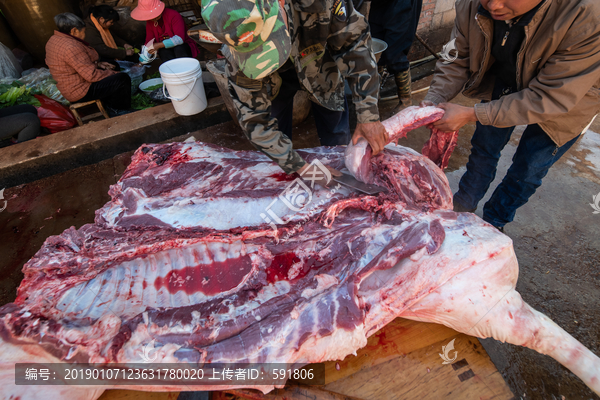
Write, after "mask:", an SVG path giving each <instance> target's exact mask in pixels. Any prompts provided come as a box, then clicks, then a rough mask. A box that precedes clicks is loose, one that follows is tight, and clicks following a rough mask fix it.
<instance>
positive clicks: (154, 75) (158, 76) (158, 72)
mask: <svg viewBox="0 0 600 400" xmlns="http://www.w3.org/2000/svg"><path fill="white" fill-rule="evenodd" d="M154 78H160V71H156V72H155V73H153V74H152V75H148V79H154Z"/></svg>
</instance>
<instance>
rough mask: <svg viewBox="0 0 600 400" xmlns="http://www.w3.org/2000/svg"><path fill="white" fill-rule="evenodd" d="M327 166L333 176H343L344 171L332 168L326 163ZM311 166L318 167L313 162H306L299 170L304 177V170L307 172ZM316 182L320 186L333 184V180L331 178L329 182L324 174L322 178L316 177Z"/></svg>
mask: <svg viewBox="0 0 600 400" xmlns="http://www.w3.org/2000/svg"><path fill="white" fill-rule="evenodd" d="M325 167H326V168H327V169H328V170H329V173H330V174H331V176H342V173H341V172H340V171H338V170H337V169H335V168H331V167H329V166H327V165H325ZM309 168H316V167H315V166H314V165H312V164H304V166H303V167H302V168H300V169H299V170H298V171H297V172H298V174H300V176H301V177H302V175H303V174H304V172H306V170H308V169H309ZM314 182H315V183H316V184H317V185H319V186H322V187H324V188H327V187H328V185H331V183H332V182H333V180H330V181H329V182H327V177H326V176H323V177H322V178H321V179H315V180H314Z"/></svg>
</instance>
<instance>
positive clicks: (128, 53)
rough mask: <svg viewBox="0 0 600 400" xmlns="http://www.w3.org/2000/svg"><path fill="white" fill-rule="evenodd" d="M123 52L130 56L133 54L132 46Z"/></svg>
mask: <svg viewBox="0 0 600 400" xmlns="http://www.w3.org/2000/svg"><path fill="white" fill-rule="evenodd" d="M125 54H127V55H128V56H132V55H134V54H135V52H134V51H133V49H132V48H129V49H125Z"/></svg>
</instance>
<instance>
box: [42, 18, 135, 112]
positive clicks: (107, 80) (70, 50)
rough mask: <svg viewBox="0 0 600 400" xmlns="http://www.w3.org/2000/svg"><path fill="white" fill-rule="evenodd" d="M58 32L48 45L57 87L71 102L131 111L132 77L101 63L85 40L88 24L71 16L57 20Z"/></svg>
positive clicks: (47, 54) (49, 65) (48, 56)
mask: <svg viewBox="0 0 600 400" xmlns="http://www.w3.org/2000/svg"><path fill="white" fill-rule="evenodd" d="M54 22H55V23H56V27H57V28H58V31H54V35H53V36H52V37H51V38H50V39H49V40H48V43H46V64H47V65H48V68H49V69H50V73H51V74H52V77H53V78H54V80H55V81H56V86H57V87H58V90H60V92H61V93H62V95H63V96H64V97H65V98H66V99H67V100H69V101H70V102H72V103H73V102H85V101H91V100H102V101H103V103H104V105H105V107H106V108H107V110H108V112H109V113H110V114H112V115H115V114H120V113H121V111H119V110H128V109H129V108H131V78H130V77H129V75H127V74H125V73H122V72H119V73H117V72H115V71H111V69H113V68H114V65H112V64H110V63H107V62H99V57H98V53H97V52H96V50H94V49H93V48H91V47H90V46H89V45H88V43H87V42H85V41H84V39H85V22H83V21H82V20H81V18H79V17H78V16H76V15H74V14H71V13H63V14H58V15H57V16H56V17H54Z"/></svg>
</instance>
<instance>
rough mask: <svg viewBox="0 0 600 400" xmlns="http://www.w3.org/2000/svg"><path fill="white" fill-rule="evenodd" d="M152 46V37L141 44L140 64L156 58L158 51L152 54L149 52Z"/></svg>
mask: <svg viewBox="0 0 600 400" xmlns="http://www.w3.org/2000/svg"><path fill="white" fill-rule="evenodd" d="M153 48H154V39H152V40H150V41H149V42H148V43H146V44H145V45H143V46H142V51H141V52H140V62H141V63H142V64H149V63H151V62H152V61H154V60H155V59H156V56H157V55H158V54H157V53H158V52H156V51H155V52H154V54H150V53H149V50H151V49H153Z"/></svg>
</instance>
